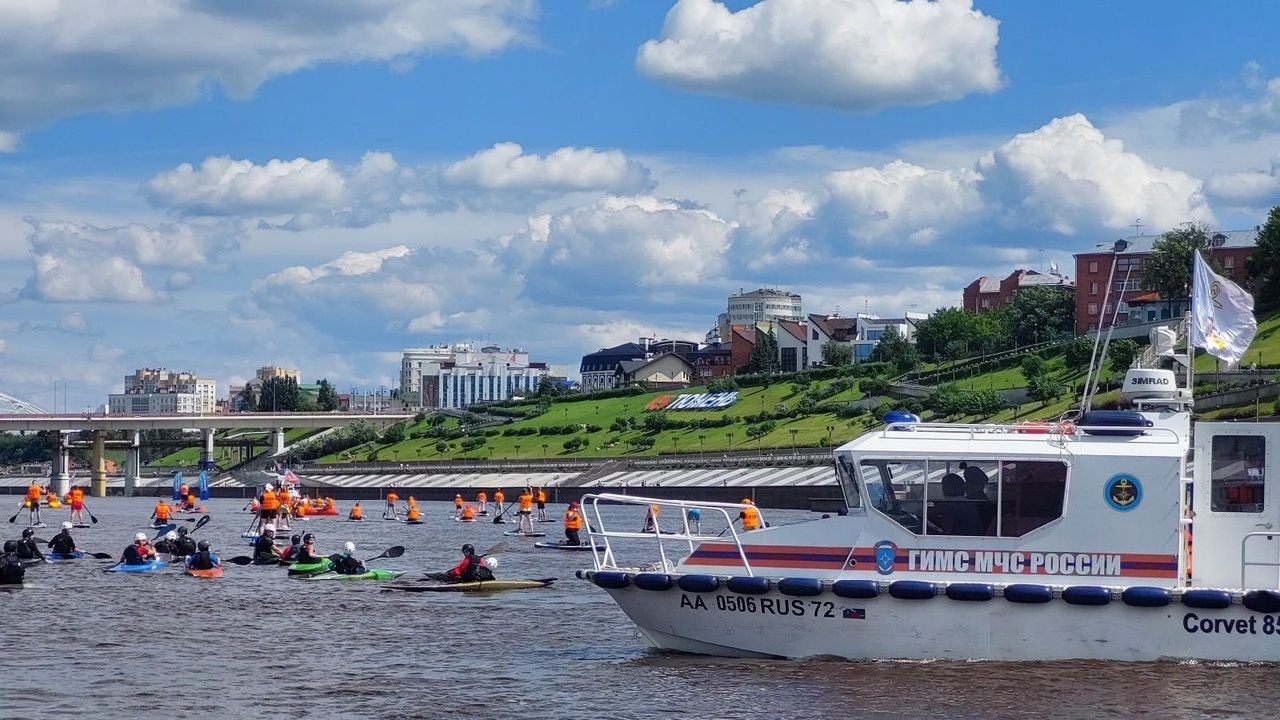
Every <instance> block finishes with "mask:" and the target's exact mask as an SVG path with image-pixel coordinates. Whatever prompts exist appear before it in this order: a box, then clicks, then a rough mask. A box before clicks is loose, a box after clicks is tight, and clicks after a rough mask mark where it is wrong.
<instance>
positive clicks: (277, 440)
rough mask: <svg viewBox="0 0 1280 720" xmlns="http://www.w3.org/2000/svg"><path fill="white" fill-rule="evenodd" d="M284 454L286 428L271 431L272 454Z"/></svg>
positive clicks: (273, 455)
mask: <svg viewBox="0 0 1280 720" xmlns="http://www.w3.org/2000/svg"><path fill="white" fill-rule="evenodd" d="M283 454H284V428H276V429H275V430H272V431H271V456H272V457H275V456H276V455H283Z"/></svg>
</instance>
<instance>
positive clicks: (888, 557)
mask: <svg viewBox="0 0 1280 720" xmlns="http://www.w3.org/2000/svg"><path fill="white" fill-rule="evenodd" d="M875 550H876V572H878V573H880V574H881V575H892V574H893V562H894V560H896V559H897V558H898V546H897V545H895V544H893V542H892V541H890V540H881V541H880V542H878V543H876V545H875Z"/></svg>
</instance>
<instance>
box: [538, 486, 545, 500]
mask: <svg viewBox="0 0 1280 720" xmlns="http://www.w3.org/2000/svg"><path fill="white" fill-rule="evenodd" d="M546 501H547V494H546V493H545V492H543V491H542V488H538V502H540V503H545V502H546Z"/></svg>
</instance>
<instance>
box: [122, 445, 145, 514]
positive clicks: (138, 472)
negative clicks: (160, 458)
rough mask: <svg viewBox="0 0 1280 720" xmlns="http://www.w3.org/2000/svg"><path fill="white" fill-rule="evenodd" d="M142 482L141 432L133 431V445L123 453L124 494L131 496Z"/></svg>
mask: <svg viewBox="0 0 1280 720" xmlns="http://www.w3.org/2000/svg"><path fill="white" fill-rule="evenodd" d="M141 482H142V433H139V432H138V431H137V430H135V431H133V445H132V447H130V448H128V449H127V450H125V454H124V496H125V497H133V494H134V493H135V492H137V489H138V485H139V484H141Z"/></svg>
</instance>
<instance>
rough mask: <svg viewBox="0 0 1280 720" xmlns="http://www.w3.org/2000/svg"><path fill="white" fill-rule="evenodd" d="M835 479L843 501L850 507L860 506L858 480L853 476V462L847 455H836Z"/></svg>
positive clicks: (860, 495)
mask: <svg viewBox="0 0 1280 720" xmlns="http://www.w3.org/2000/svg"><path fill="white" fill-rule="evenodd" d="M836 479H837V480H839V481H840V490H841V491H843V492H844V500H845V503H846V504H847V505H848V506H849V507H851V508H856V507H862V493H860V492H858V481H857V479H856V478H855V477H854V473H853V462H852V461H851V460H850V458H849V456H847V455H839V454H837V455H836Z"/></svg>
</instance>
